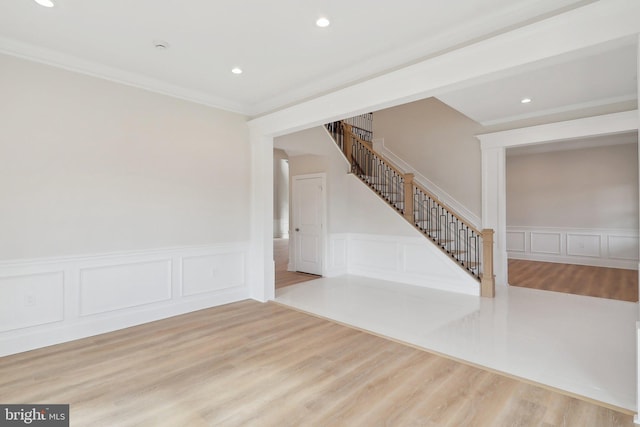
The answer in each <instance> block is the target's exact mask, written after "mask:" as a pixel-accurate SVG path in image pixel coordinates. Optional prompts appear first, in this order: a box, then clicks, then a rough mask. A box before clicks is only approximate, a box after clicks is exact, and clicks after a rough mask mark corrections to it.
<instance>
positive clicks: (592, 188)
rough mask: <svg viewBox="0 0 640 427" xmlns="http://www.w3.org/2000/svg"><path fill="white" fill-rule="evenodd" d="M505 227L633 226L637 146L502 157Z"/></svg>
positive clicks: (634, 224) (635, 224)
mask: <svg viewBox="0 0 640 427" xmlns="http://www.w3.org/2000/svg"><path fill="white" fill-rule="evenodd" d="M506 171H507V225H508V226H531V227H577V228H624V229H638V151H637V144H624V145H613V146H608V147H595V148H585V149H575V150H566V151H554V152H547V153H537V154H522V155H513V156H507V162H506Z"/></svg>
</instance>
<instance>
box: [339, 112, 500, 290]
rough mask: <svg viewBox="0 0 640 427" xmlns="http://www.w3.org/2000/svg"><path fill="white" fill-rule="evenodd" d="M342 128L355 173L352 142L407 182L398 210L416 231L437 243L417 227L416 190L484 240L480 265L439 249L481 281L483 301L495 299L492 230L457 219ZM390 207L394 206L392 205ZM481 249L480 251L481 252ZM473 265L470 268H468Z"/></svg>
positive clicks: (346, 126) (370, 146) (348, 127)
mask: <svg viewBox="0 0 640 427" xmlns="http://www.w3.org/2000/svg"><path fill="white" fill-rule="evenodd" d="M341 125H342V137H343V151H344V153H345V155H346V156H347V159H348V160H349V163H350V164H351V165H352V166H351V167H352V171H354V168H361V165H359V164H358V163H357V162H356V161H355V159H354V158H353V152H352V150H353V147H352V145H353V142H357V143H359V144H360V145H361V146H362V147H364V148H365V149H366V150H367V151H368V152H369V153H370V154H371V155H372V156H375V158H377V159H379V160H380V161H381V162H382V163H383V164H384V166H385V167H387V168H388V169H389V170H391V171H393V172H395V173H396V174H397V175H398V176H400V177H402V178H403V180H404V182H403V190H402V191H403V193H404V194H403V195H404V207H403V209H399V208H397V207H396V209H398V210H400V211H401V212H402V211H404V212H402V213H403V216H404V217H405V219H406V220H407V221H409V222H410V223H411V224H412V225H413V226H414V227H416V228H418V229H419V230H420V231H421V232H423V233H425V234H427V235H428V236H429V237H430V238H433V239H434V241H437V240H436V238H435V237H433V235H431V232H430V231H427V230H425V229H423V228H421V226H419V225H418V223H417V222H416V221H417V220H416V218H415V217H414V215H415V212H414V197H416V195H417V193H415V192H414V188H415V189H417V190H419V191H421V192H422V193H423V196H426V197H428V198H429V199H431V200H432V201H433V203H434V204H435V205H436V206H439V207H440V208H442V209H444V211H445V212H446V214H447V215H451V216H452V217H453V218H455V219H457V220H458V221H460V223H461V224H463V226H464V227H466V229H468V230H469V231H471V232H472V233H475V235H476V236H478V237H479V238H481V239H482V252H481V255H480V253H478V256H479V257H480V256H481V258H482V261H480V259H478V261H477V262H476V263H474V262H473V261H469V258H466V259H464V258H457V256H456V255H454V253H455V252H456V250H453V252H450V249H448V248H446V245H447V244H448V243H439V246H441V249H443V250H445V251H446V252H447V253H448V254H450V255H451V256H452V257H453V258H454V259H456V261H457V262H458V263H459V264H461V265H462V266H463V267H465V268H466V270H468V271H469V272H470V273H471V274H472V275H473V276H474V277H475V278H476V279H479V280H480V296H482V297H488V298H493V297H495V274H494V270H493V246H494V240H493V235H494V231H493V230H492V229H483V230H482V231H480V230H478V229H477V228H476V227H474V226H473V225H471V224H470V222H469V221H468V220H466V219H464V218H462V217H461V216H460V215H458V214H457V213H456V212H455V210H453V209H452V208H451V207H450V206H448V205H447V204H446V203H443V202H442V201H440V199H439V198H438V197H437V196H436V195H435V194H433V193H432V192H431V191H429V190H427V189H426V188H424V186H422V185H420V184H418V183H416V182H415V181H414V175H413V174H412V173H404V172H402V171H401V170H399V169H398V168H397V167H395V166H394V165H392V164H391V163H390V162H389V161H388V160H386V159H385V158H384V157H382V156H381V155H380V154H378V153H376V152H375V151H374V149H373V143H371V142H369V141H365V140H363V139H362V138H360V137H359V136H358V135H357V134H355V133H354V132H353V127H352V126H351V125H350V124H348V123H345V122H344V121H342V122H341ZM361 173H363V174H364V171H362V169H361ZM383 198H384V199H385V200H387V201H388V202H390V200H389V199H387V198H386V197H383ZM390 203H391V202H390ZM479 250H480V249H479V248H478V251H479ZM468 263H471V264H468ZM474 264H475V265H476V266H477V268H478V270H477V271H476V272H475V273H474V272H472V270H473V269H475V267H471V268H469V265H472V266H473V265H474ZM480 266H481V267H482V269H481V270H480V268H479V267H480Z"/></svg>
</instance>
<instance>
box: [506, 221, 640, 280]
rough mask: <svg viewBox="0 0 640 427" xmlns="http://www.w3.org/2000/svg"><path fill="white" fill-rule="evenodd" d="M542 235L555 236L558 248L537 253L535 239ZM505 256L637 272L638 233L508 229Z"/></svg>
mask: <svg viewBox="0 0 640 427" xmlns="http://www.w3.org/2000/svg"><path fill="white" fill-rule="evenodd" d="M542 234H546V235H551V236H556V237H557V242H558V243H557V247H554V248H553V250H547V251H536V249H535V247H534V238H535V236H538V235H542ZM507 253H508V257H509V259H522V260H529V261H543V262H557V263H564V264H578V265H591V266H595V267H609V268H623V269H627V270H636V269H637V268H638V230H622V229H601V228H559V227H519V226H509V227H507Z"/></svg>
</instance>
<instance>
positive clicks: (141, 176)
mask: <svg viewBox="0 0 640 427" xmlns="http://www.w3.org/2000/svg"><path fill="white" fill-rule="evenodd" d="M0 94H2V95H1V97H0V203H1V205H2V209H0V236H2V238H1V245H0V259H17V258H33V257H46V256H59V255H71V254H82V255H84V254H91V253H101V252H111V251H122V250H137V249H150V248H157V247H171V246H181V245H193V244H209V243H216V242H235V241H247V240H248V239H249V232H248V230H249V226H248V224H249V179H250V168H249V159H250V156H249V139H248V129H247V126H246V124H245V117H243V116H241V115H238V114H233V113H228V112H224V111H221V110H218V109H214V108H208V107H204V106H201V105H196V104H193V103H189V102H185V101H181V100H177V99H174V98H170V97H166V96H162V95H158V94H154V93H150V92H147V91H144V90H139V89H136V88H132V87H128V86H124V85H120V84H116V83H111V82H108V81H104V80H100V79H96V78H92V77H88V76H84V75H79V74H75V73H72V72H68V71H64V70H61V69H56V68H52V67H49V66H45V65H41V64H37V63H33V62H29V61H24V60H20V59H17V58H13V57H8V56H3V55H0Z"/></svg>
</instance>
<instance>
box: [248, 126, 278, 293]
mask: <svg viewBox="0 0 640 427" xmlns="http://www.w3.org/2000/svg"><path fill="white" fill-rule="evenodd" d="M250 140H251V250H250V259H249V260H248V269H247V270H248V275H249V277H248V282H249V295H250V296H251V298H253V299H255V300H258V301H262V302H265V301H268V300H272V299H274V297H275V264H274V260H273V138H271V137H266V136H264V135H263V134H262V133H261V132H260V131H257V130H254V129H251V130H250Z"/></svg>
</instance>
